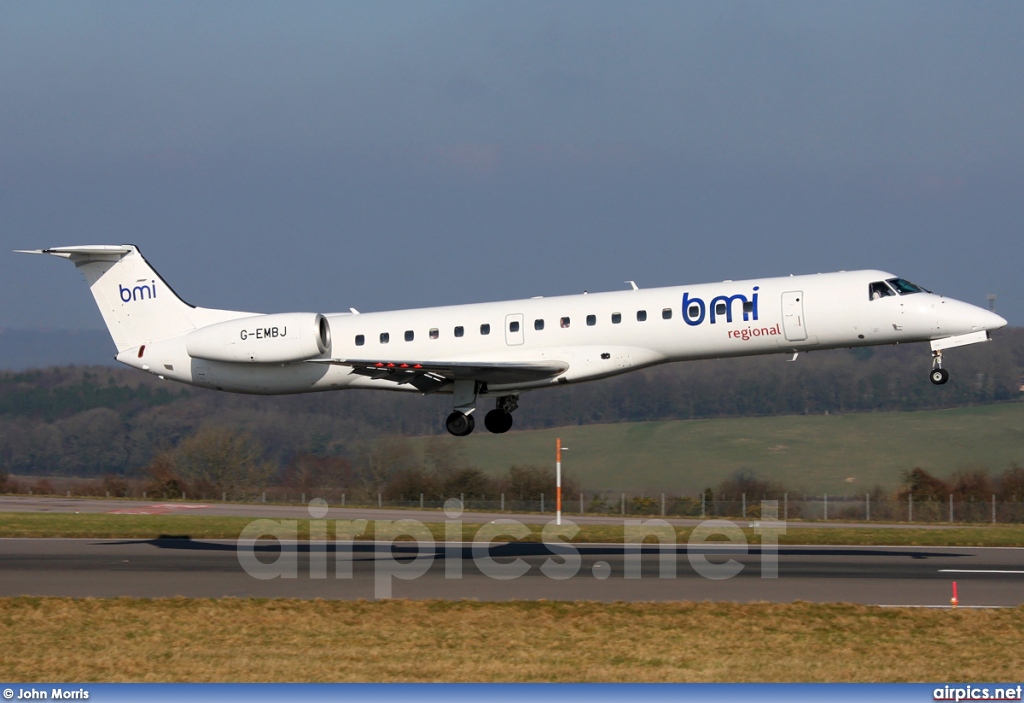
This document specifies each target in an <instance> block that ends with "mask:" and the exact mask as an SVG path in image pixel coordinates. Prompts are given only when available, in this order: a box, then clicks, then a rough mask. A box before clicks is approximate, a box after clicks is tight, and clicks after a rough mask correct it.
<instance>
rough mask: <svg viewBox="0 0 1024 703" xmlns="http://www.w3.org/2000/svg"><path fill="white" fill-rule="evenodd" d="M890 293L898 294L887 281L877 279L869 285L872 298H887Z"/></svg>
mask: <svg viewBox="0 0 1024 703" xmlns="http://www.w3.org/2000/svg"><path fill="white" fill-rule="evenodd" d="M890 295H896V293H894V292H893V290H892V288H890V287H889V286H887V285H886V284H885V281H875V282H874V283H872V284H871V285H869V286H868V297H869V298H870V299H871V300H878V299H879V298H886V297H888V296H890Z"/></svg>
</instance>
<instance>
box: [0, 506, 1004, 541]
mask: <svg viewBox="0 0 1024 703" xmlns="http://www.w3.org/2000/svg"><path fill="white" fill-rule="evenodd" d="M400 515H401V514H400V513H398V516H399V517H400ZM570 519H571V518H570ZM250 522H252V518H245V517H222V516H216V515H107V514H103V513H86V514H77V513H0V537H88V538H110V539H132V538H135V539H155V538H157V537H160V536H161V535H176V536H186V535H187V536H189V537H191V538H193V539H236V538H237V537H238V536H239V534H240V533H241V532H242V530H243V529H245V526H246V525H248V524H249V523H250ZM736 524H737V525H739V526H740V527H741V528H742V530H743V533H744V535H746V538H747V543H748V544H760V540H761V536H760V534H759V533H757V532H755V530H754V529H751V528H750V527H749V521H738V522H737V523H736ZM296 527H297V530H298V532H297V534H298V538H299V539H308V537H309V521H308V520H298V521H297V524H296ZM426 527H427V528H428V529H429V530H430V532H431V534H432V535H433V537H434V539H436V540H439V541H440V540H444V539H446V534H445V529H446V528H445V525H444V523H443V522H431V523H426ZM480 527H481V525H480V524H479V523H465V524H463V525H462V536H463V539H466V540H470V541H471V540H472V539H473V538H474V536H475V535H476V533H477V531H478V530H479V529H480ZM527 527H528V528H529V529H530V534H529V535H528V536H527V537H525V538H523V539H522V540H520V541H524V542H539V541H541V530H542V528H543V526H542V525H527ZM373 528H374V523H373V521H370V522H369V524H368V529H367V531H366V532H365V533H363V534H362V535H359V536H358V537H357V539H373V538H374V529H373ZM692 530H693V528H692V527H677V528H676V535H677V543H680V544H682V543H685V542H686V541H687V540H688V538H689V536H690V533H691V532H692ZM334 534H335V533H334V527H333V525H332V521H330V520H328V532H327V538H328V539H333V538H334ZM624 537H625V532H624V529H623V527H622V525H621V524H620V525H581V526H580V530H579V532H578V533H577V534H576V535H575V536H573V537H572V538H571V541H573V542H622V541H624ZM778 541H779V543H780V544H839V545H841V544H861V545H886V544H889V545H908V546H959V547H969V546H989V547H997V546H998V547H1018V546H1024V525H984V526H975V525H950V526H943V527H941V528H935V527H926V526H922V527H906V528H902V527H901V528H891V527H890V528H886V527H863V528H861V527H857V528H852V527H851V528H845V527H799V528H797V527H792V528H790V529H788V530H787V532H786V533H785V534H781V535H779V536H778Z"/></svg>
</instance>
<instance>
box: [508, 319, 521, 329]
mask: <svg viewBox="0 0 1024 703" xmlns="http://www.w3.org/2000/svg"><path fill="white" fill-rule="evenodd" d="M508 331H509V332H518V331H519V320H512V322H510V323H508Z"/></svg>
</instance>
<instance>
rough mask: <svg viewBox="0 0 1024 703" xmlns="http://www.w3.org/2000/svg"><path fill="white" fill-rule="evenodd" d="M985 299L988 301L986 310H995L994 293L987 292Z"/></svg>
mask: <svg viewBox="0 0 1024 703" xmlns="http://www.w3.org/2000/svg"><path fill="white" fill-rule="evenodd" d="M985 300H987V301H988V311H989V312H995V311H996V294H995V293H989V294H988V295H986V296H985Z"/></svg>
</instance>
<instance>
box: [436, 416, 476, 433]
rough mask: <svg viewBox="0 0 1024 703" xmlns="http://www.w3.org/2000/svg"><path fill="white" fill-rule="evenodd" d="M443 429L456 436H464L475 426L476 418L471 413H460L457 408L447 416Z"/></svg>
mask: <svg viewBox="0 0 1024 703" xmlns="http://www.w3.org/2000/svg"><path fill="white" fill-rule="evenodd" d="M444 426H445V429H447V430H448V431H449V432H450V433H451V434H453V435H455V436H456V437H465V436H466V435H468V434H469V433H470V432H472V431H473V428H474V427H475V426H476V420H474V419H473V416H472V415H467V414H466V413H460V412H459V411H458V410H456V411H455V412H453V413H452V414H451V415H449V416H448V419H447V420H445V423H444Z"/></svg>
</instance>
